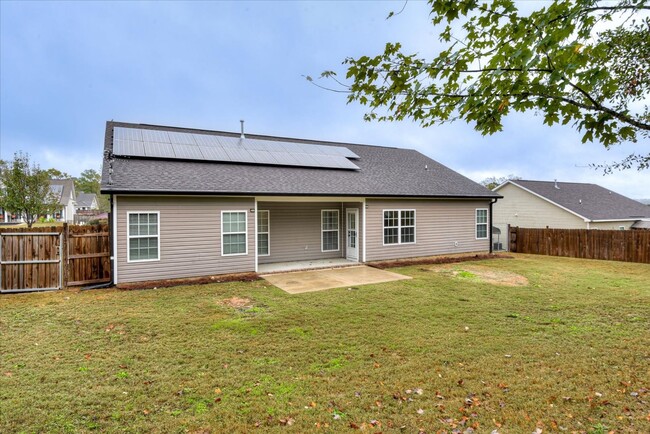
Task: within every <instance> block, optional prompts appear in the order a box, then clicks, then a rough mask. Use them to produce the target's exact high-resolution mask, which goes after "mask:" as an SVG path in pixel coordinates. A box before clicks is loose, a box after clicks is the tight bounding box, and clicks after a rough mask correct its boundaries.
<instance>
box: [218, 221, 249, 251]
mask: <svg viewBox="0 0 650 434" xmlns="http://www.w3.org/2000/svg"><path fill="white" fill-rule="evenodd" d="M246 234H247V217H246V211H222V212H221V256H232V255H246V254H247V253H248V243H247V242H246Z"/></svg>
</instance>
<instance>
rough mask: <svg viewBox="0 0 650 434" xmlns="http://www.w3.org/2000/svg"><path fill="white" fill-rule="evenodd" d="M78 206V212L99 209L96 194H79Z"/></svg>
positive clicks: (76, 207)
mask: <svg viewBox="0 0 650 434" xmlns="http://www.w3.org/2000/svg"><path fill="white" fill-rule="evenodd" d="M76 202H77V204H76V205H75V209H76V210H77V211H91V210H95V209H99V205H98V204H97V195H96V194H95V193H78V194H77V201H76Z"/></svg>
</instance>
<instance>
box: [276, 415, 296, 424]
mask: <svg viewBox="0 0 650 434" xmlns="http://www.w3.org/2000/svg"><path fill="white" fill-rule="evenodd" d="M279 422H280V425H283V426H291V425H293V423H294V422H295V420H294V419H293V418H292V417H287V418H283V419H279Z"/></svg>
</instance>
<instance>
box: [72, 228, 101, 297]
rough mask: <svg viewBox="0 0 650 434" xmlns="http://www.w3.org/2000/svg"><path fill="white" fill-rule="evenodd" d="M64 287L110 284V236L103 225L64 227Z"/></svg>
mask: <svg viewBox="0 0 650 434" xmlns="http://www.w3.org/2000/svg"><path fill="white" fill-rule="evenodd" d="M65 233H66V236H67V239H68V241H67V255H66V258H67V270H68V272H67V279H66V282H67V283H66V285H67V286H76V285H88V284H93V283H108V282H110V281H111V261H110V256H111V247H110V233H109V231H108V227H107V226H106V225H94V226H88V225H86V226H66V232H65Z"/></svg>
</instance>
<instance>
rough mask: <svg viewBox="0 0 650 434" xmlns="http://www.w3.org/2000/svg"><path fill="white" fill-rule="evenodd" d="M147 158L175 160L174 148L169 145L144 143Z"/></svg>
mask: <svg viewBox="0 0 650 434" xmlns="http://www.w3.org/2000/svg"><path fill="white" fill-rule="evenodd" d="M142 146H143V147H144V155H145V157H154V158H174V157H175V156H176V154H175V153H174V148H173V147H172V145H171V144H169V143H156V142H146V143H143V144H142Z"/></svg>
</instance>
